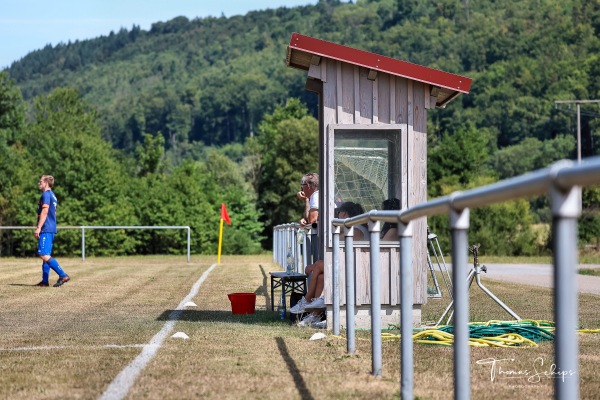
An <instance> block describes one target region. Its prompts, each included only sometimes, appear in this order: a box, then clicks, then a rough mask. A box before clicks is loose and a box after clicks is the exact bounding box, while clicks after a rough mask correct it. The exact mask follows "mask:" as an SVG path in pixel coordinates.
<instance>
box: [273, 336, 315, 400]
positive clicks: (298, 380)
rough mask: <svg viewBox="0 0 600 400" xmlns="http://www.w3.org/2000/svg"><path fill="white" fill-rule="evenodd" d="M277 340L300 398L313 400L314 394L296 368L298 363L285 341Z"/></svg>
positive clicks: (277, 338)
mask: <svg viewBox="0 0 600 400" xmlns="http://www.w3.org/2000/svg"><path fill="white" fill-rule="evenodd" d="M275 340H276V341H277V348H278V349H279V353H281V357H282V358H283V361H285V365H287V367H288V370H289V371H290V374H291V375H292V378H293V379H294V383H295V384H296V388H297V389H298V393H300V397H301V398H302V399H303V400H311V399H313V396H312V394H310V391H309V390H308V388H307V387H306V382H304V378H302V374H301V373H300V370H299V369H298V367H297V366H296V362H295V361H294V359H293V358H292V357H291V356H290V353H289V352H288V349H287V346H286V344H285V340H284V339H283V338H281V337H276V338H275Z"/></svg>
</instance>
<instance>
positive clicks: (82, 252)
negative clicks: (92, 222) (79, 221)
mask: <svg viewBox="0 0 600 400" xmlns="http://www.w3.org/2000/svg"><path fill="white" fill-rule="evenodd" d="M81 261H82V262H83V261H85V226H82V227H81Z"/></svg>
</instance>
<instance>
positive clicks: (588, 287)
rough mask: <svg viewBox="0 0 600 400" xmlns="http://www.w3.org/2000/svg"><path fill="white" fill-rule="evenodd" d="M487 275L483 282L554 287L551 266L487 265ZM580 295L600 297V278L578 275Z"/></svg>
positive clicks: (596, 266) (598, 266)
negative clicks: (587, 294)
mask: <svg viewBox="0 0 600 400" xmlns="http://www.w3.org/2000/svg"><path fill="white" fill-rule="evenodd" d="M482 265H486V266H487V273H483V274H481V278H482V281H483V282H485V280H486V279H496V280H501V281H508V282H517V283H522V284H524V285H532V286H542V287H554V284H553V281H552V268H553V266H552V265H549V264H485V263H483V264H482ZM580 268H600V265H580ZM577 281H578V285H579V292H580V293H591V294H597V295H600V276H589V275H577ZM484 284H485V283H484Z"/></svg>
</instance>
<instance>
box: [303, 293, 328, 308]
mask: <svg viewBox="0 0 600 400" xmlns="http://www.w3.org/2000/svg"><path fill="white" fill-rule="evenodd" d="M304 308H305V309H307V310H311V309H321V308H326V307H325V297H323V296H321V297H317V298H316V299H313V300H312V301H311V302H310V303H308V304H307V305H306V306H305V307H304Z"/></svg>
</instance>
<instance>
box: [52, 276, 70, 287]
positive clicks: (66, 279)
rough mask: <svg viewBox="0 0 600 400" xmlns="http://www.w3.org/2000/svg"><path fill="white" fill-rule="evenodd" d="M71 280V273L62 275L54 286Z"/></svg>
mask: <svg viewBox="0 0 600 400" xmlns="http://www.w3.org/2000/svg"><path fill="white" fill-rule="evenodd" d="M70 280H71V278H69V275H67V276H65V277H62V278H58V281H56V283H55V284H54V285H53V286H54V287H59V286H62V285H64V284H65V283H67V282H69V281H70Z"/></svg>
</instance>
